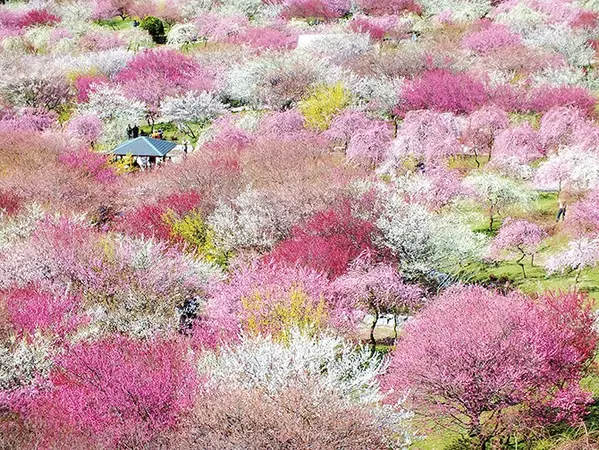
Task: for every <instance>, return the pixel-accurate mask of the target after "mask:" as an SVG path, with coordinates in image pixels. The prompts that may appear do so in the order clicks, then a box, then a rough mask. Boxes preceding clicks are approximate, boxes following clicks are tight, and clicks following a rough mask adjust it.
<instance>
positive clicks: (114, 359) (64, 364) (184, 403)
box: [26, 336, 199, 449]
mask: <svg viewBox="0 0 599 450" xmlns="http://www.w3.org/2000/svg"><path fill="white" fill-rule="evenodd" d="M55 363H56V368H55V369H54V370H53V371H52V373H51V374H50V387H49V389H48V390H45V391H43V392H40V394H39V396H38V397H37V398H34V399H33V401H32V402H31V404H30V405H27V406H28V407H27V410H26V411H27V413H26V417H27V419H28V420H29V421H31V422H32V423H34V424H35V426H37V427H40V428H41V429H42V430H43V431H44V433H45V434H44V438H45V439H44V440H45V441H46V442H47V444H48V445H60V444H61V443H66V442H68V441H69V439H70V436H73V437H74V438H75V439H77V438H81V437H83V438H88V439H90V440H91V442H95V443H97V444H99V445H102V447H104V448H114V449H116V448H123V446H126V447H127V446H128V447H131V446H132V447H139V446H146V445H150V444H151V443H152V442H153V441H155V440H156V439H158V438H159V437H160V433H162V432H165V431H167V430H169V429H171V428H173V427H175V426H176V425H177V422H178V418H179V416H180V414H182V413H183V412H185V411H186V410H187V409H189V408H190V407H191V406H192V404H193V401H194V398H195V392H196V390H197V388H198V381H199V380H198V378H197V375H196V371H195V368H194V367H193V364H192V361H191V360H190V356H189V354H188V353H187V351H186V349H185V348H184V347H183V346H182V345H181V344H180V343H177V342H176V341H172V342H169V341H159V340H153V341H148V342H139V341H134V340H130V339H126V338H122V337H118V336H115V337H113V338H109V339H105V340H100V341H96V342H89V343H82V344H77V345H74V346H72V347H70V348H68V349H67V351H66V353H65V354H64V355H63V356H60V357H58V358H57V360H56V361H55Z"/></svg>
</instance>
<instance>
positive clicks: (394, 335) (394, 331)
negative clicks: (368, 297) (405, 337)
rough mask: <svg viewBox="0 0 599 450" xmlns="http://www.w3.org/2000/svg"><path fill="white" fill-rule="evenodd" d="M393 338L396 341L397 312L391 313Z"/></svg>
mask: <svg viewBox="0 0 599 450" xmlns="http://www.w3.org/2000/svg"><path fill="white" fill-rule="evenodd" d="M393 339H395V340H396V341H397V314H393Z"/></svg>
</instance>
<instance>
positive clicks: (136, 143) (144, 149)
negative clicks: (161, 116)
mask: <svg viewBox="0 0 599 450" xmlns="http://www.w3.org/2000/svg"><path fill="white" fill-rule="evenodd" d="M176 146H177V144H176V143H174V142H170V141H164V140H162V139H154V138H151V137H148V136H140V137H137V138H134V139H129V140H128V141H125V142H123V143H122V144H121V145H119V146H118V147H117V148H115V149H114V150H113V151H112V154H113V155H115V156H116V157H117V158H119V159H120V158H122V157H124V156H128V155H131V156H133V157H134V158H135V159H136V162H137V163H138V164H139V165H140V166H142V167H143V166H145V165H154V164H156V163H159V162H165V161H166V160H167V158H169V159H170V156H169V155H168V153H169V152H170V151H171V150H173V149H174V148H175V147H176Z"/></svg>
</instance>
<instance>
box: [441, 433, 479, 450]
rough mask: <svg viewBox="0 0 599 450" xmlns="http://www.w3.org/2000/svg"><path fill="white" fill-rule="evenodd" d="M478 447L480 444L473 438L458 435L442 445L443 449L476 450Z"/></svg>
mask: <svg viewBox="0 0 599 450" xmlns="http://www.w3.org/2000/svg"><path fill="white" fill-rule="evenodd" d="M479 448H480V444H478V443H477V442H476V441H475V440H473V439H470V438H467V437H464V436H460V437H459V438H457V439H454V440H453V441H451V442H450V443H449V444H447V445H446V446H445V447H443V450H478V449H479Z"/></svg>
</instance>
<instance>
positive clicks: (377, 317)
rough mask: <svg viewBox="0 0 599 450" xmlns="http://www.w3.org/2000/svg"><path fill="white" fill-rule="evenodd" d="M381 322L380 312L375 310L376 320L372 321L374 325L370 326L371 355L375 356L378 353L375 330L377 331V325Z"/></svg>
mask: <svg viewBox="0 0 599 450" xmlns="http://www.w3.org/2000/svg"><path fill="white" fill-rule="evenodd" d="M378 321H379V310H378V308H375V310H374V320H373V321H372V325H371V326H370V346H371V347H370V355H371V356H372V355H374V352H375V351H376V338H375V337H374V330H375V329H376V323H377V322H378Z"/></svg>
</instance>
